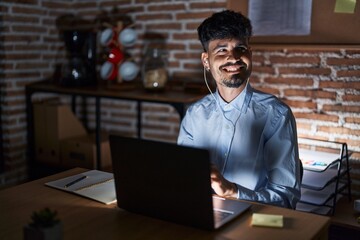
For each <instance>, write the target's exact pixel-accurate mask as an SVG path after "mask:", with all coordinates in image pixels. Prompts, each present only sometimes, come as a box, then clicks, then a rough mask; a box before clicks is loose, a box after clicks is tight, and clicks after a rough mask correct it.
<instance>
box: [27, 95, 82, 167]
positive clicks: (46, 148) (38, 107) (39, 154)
mask: <svg viewBox="0 0 360 240" xmlns="http://www.w3.org/2000/svg"><path fill="white" fill-rule="evenodd" d="M33 109H34V138H35V158H36V160H37V161H39V162H44V163H47V164H51V165H61V158H60V141H61V140H63V139H66V138H70V137H75V136H81V135H85V134H86V133H87V132H86V130H85V128H84V127H83V125H82V124H81V122H80V121H79V120H78V119H77V118H76V116H75V115H74V113H73V112H72V111H71V109H70V107H69V106H68V105H65V104H61V103H59V101H56V100H51V101H43V102H37V103H33Z"/></svg>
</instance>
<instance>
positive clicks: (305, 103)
mask: <svg viewBox="0 0 360 240" xmlns="http://www.w3.org/2000/svg"><path fill="white" fill-rule="evenodd" d="M283 101H284V102H285V103H286V104H287V105H289V106H290V107H292V108H307V109H311V110H315V109H316V107H317V104H316V103H314V102H312V101H311V100H309V101H295V100H288V99H283Z"/></svg>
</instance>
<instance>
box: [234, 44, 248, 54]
mask: <svg viewBox="0 0 360 240" xmlns="http://www.w3.org/2000/svg"><path fill="white" fill-rule="evenodd" d="M236 50H237V51H239V52H242V53H245V52H247V51H248V48H247V47H246V46H244V45H241V46H237V47H236Z"/></svg>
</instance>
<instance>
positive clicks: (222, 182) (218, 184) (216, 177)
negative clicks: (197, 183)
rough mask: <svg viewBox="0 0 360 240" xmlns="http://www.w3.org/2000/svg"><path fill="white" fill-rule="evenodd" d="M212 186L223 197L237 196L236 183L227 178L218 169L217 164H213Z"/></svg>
mask: <svg viewBox="0 0 360 240" xmlns="http://www.w3.org/2000/svg"><path fill="white" fill-rule="evenodd" d="M210 178H211V187H212V189H213V190H214V191H215V193H216V194H217V195H219V196H221V197H233V198H236V197H237V187H236V185H235V183H232V182H229V181H228V180H226V179H225V178H224V177H223V175H222V174H221V173H220V172H219V170H217V168H216V167H215V165H213V164H212V165H211V176H210Z"/></svg>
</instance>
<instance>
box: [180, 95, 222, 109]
mask: <svg viewBox="0 0 360 240" xmlns="http://www.w3.org/2000/svg"><path fill="white" fill-rule="evenodd" d="M216 106H217V105H216V102H215V99H214V97H213V95H211V94H208V95H206V96H204V97H203V98H201V99H199V100H198V101H196V102H195V103H193V104H191V105H190V106H189V108H188V110H187V111H188V112H198V111H207V112H209V111H211V110H214V108H216Z"/></svg>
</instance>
